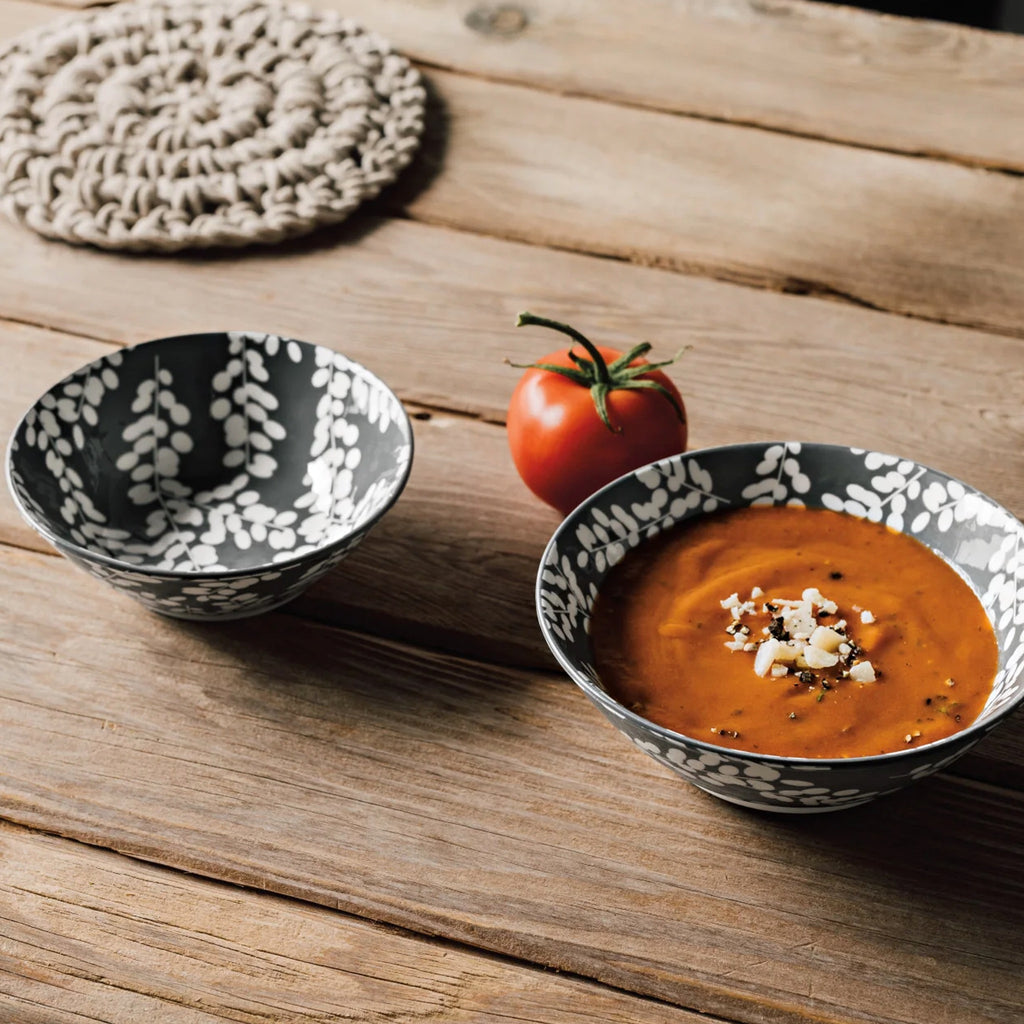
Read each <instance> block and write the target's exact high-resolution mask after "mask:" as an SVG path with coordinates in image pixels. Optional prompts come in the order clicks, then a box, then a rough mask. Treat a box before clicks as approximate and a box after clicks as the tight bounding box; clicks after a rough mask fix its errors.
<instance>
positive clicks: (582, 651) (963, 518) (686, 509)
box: [537, 441, 1024, 813]
mask: <svg viewBox="0 0 1024 1024" xmlns="http://www.w3.org/2000/svg"><path fill="white" fill-rule="evenodd" d="M794 503H795V504H800V505H805V506H807V507H809V508H829V509H833V510H835V511H845V512H848V513H851V514H853V515H855V516H860V517H865V518H867V519H869V520H872V521H874V522H884V523H886V524H887V525H889V526H890V527H892V528H893V529H895V530H898V531H900V532H902V533H907V534H909V535H911V536H913V537H916V538H917V539H918V540H920V541H922V542H923V543H924V544H926V545H927V546H928V547H929V548H931V550H932V551H934V552H936V553H937V554H938V555H939V556H941V557H942V558H943V559H944V560H945V561H946V562H948V563H949V564H951V565H952V566H953V567H954V568H955V569H956V570H957V571H958V572H959V573H960V575H961V576H962V577H963V578H964V579H965V580H966V581H967V583H968V584H969V585H970V586H971V588H972V589H973V590H974V592H975V593H976V594H977V596H978V597H979V599H980V600H981V602H982V604H983V605H984V607H985V610H986V612H987V613H988V616H989V619H990V621H991V622H992V625H993V626H994V628H995V632H996V638H997V640H998V644H999V668H998V674H997V676H996V681H995V686H994V689H993V691H992V694H991V696H990V697H989V699H988V702H987V703H986V705H985V708H984V710H983V711H982V713H981V715H980V716H979V718H978V719H977V721H976V722H974V723H973V724H972V725H970V726H969V727H968V728H966V729H964V730H963V731H961V732H959V733H957V734H955V735H953V736H950V737H947V738H946V739H941V740H937V741H935V742H933V743H929V744H925V745H922V746H920V747H916V748H908V749H907V750H901V751H898V752H896V753H891V754H881V755H878V756H874V757H853V758H843V759H840V758H834V759H832V758H830V759H825V758H800V757H777V756H772V755H768V754H756V753H746V752H743V751H736V750H732V749H729V748H726V747H720V746H716V745H715V744H713V743H706V742H704V741H702V740H697V739H694V738H692V737H690V736H684V735H682V734H680V733H677V732H673V731H672V730H670V729H666V728H663V727H661V726H659V725H656V724H654V723H653V722H650V721H648V720H647V719H645V718H642V717H641V716H640V715H637V714H635V713H634V712H632V711H630V710H629V709H628V708H626V707H624V706H623V705H621V704H619V703H618V702H617V701H616V700H615V699H613V698H612V697H611V696H610V695H609V694H608V693H606V692H605V690H604V688H603V686H602V684H601V680H600V678H599V677H598V674H597V672H596V671H595V669H594V657H593V649H592V645H591V641H590V636H589V632H588V631H589V624H590V613H591V610H592V608H593V604H594V599H595V597H596V596H597V593H598V589H599V587H600V586H601V581H602V580H603V579H604V577H605V576H606V575H607V573H608V571H609V569H610V568H611V567H612V566H613V565H615V564H616V563H617V562H619V561H620V560H621V559H622V557H623V556H624V555H625V554H626V552H627V550H629V549H630V548H634V547H636V546H637V545H638V544H640V543H641V542H642V541H643V540H645V539H647V538H650V537H653V536H654V535H656V534H657V533H659V532H660V531H662V530H664V529H665V528H667V527H669V526H671V525H672V524H674V523H677V522H681V521H682V520H685V519H691V518H693V517H695V516H702V515H706V514H709V513H712V512H715V511H716V510H721V509H729V508H739V507H743V506H746V505H765V504H767V505H772V504H777V505H783V504H794ZM537 614H538V618H539V620H540V626H541V631H542V632H543V634H544V638H545V640H546V641H547V643H548V645H549V647H550V648H551V650H552V652H553V653H554V655H555V657H556V659H557V660H558V662H559V663H560V664H561V666H562V667H563V668H564V669H565V671H566V672H567V673H568V674H569V676H570V677H571V678H572V679H573V681H574V682H576V683H577V685H579V686H580V688H581V689H582V690H583V692H584V693H586V695H587V696H588V697H589V698H590V700H591V701H593V703H594V704H595V705H596V706H597V707H598V708H599V709H600V710H601V711H602V712H603V713H604V714H605V716H606V717H607V718H608V719H609V720H610V721H611V722H612V724H613V725H615V726H616V728H618V729H619V730H620V731H621V732H622V733H623V734H625V736H626V737H627V738H628V739H630V740H631V741H632V742H633V743H634V744H636V746H638V747H639V748H640V749H641V750H644V751H646V752H647V753H648V754H650V755H651V756H652V757H653V758H654V759H655V760H656V761H658V762H660V763H661V764H662V765H664V766H665V767H667V768H670V769H672V770H673V771H675V772H677V773H678V774H680V775H681V776H682V777H683V778H684V779H686V780H687V781H688V782H692V783H693V784H694V785H695V786H698V787H699V788H701V789H703V790H705V791H707V792H708V793H712V794H714V795H715V796H717V797H721V798H722V799H723V800H728V801H730V802H732V803H736V804H741V805H743V806H745V807H753V808H757V809H760V810H767V811H782V812H789V813H813V812H817V811H830V810H838V809H841V808H844V807H853V806H855V805H857V804H861V803H865V802H867V801H868V800H871V799H873V798H874V797H877V796H881V795H883V794H887V793H893V792H895V791H897V790H899V789H901V788H903V787H904V786H906V785H908V784H909V783H911V782H914V781H915V780H917V779H921V778H924V777H925V776H927V775H930V774H931V773H932V772H936V771H939V770H940V769H942V768H945V767H946V766H947V765H949V764H951V763H952V762H953V761H954V760H956V758H958V757H960V755H961V754H963V753H965V752H966V751H967V750H968V749H969V748H970V747H972V746H973V745H974V744H975V743H977V742H978V740H980V739H981V738H982V737H983V736H984V735H985V734H986V733H988V732H989V730H991V729H992V728H994V727H995V726H996V725H997V724H998V723H999V722H1000V721H1002V720H1003V719H1004V718H1005V717H1006V716H1007V715H1008V714H1009V713H1010V712H1011V711H1012V710H1013V709H1014V708H1015V707H1016V706H1017V705H1019V704H1020V703H1021V702H1022V701H1024V525H1022V524H1021V523H1020V522H1019V521H1018V520H1017V519H1016V518H1014V516H1013V515H1011V514H1010V513H1009V512H1008V511H1007V510H1006V509H1005V508H1003V507H1002V506H1000V505H998V504H996V502H994V501H993V500H992V499H991V498H987V497H985V495H983V494H980V493H979V492H978V491H976V490H974V489H973V488H971V487H969V486H968V485H967V484H964V483H961V482H960V481H959V480H955V479H952V478H951V477H949V476H946V475H945V474H943V473H939V472H937V471H935V470H933V469H929V468H928V467H926V466H922V465H920V464H918V463H916V462H914V461H912V460H911V459H904V458H900V457H898V456H895V455H884V454H882V453H880V452H873V451H864V450H862V449H857V448H842V447H836V446H832V445H822V444H808V443H803V444H801V443H800V442H796V441H789V442H782V441H778V442H763V443H754V444H741V445H731V446H728V447H722V448H707V449H704V450H702V451H694V452H690V453H688V454H685V455H676V456H673V457H671V458H669V459H665V460H663V461H661V462H657V463H654V464H652V465H650V466H645V467H643V468H642V469H638V470H637V471H636V472H634V473H629V474H627V475H626V476H623V477H620V478H619V479H618V480H615V481H613V482H612V483H610V484H609V485H608V486H607V487H605V488H603V489H602V490H600V491H598V492H597V493H596V494H594V495H592V496H591V497H590V498H588V499H587V500H586V501H584V502H583V503H582V504H581V505H580V506H579V507H578V508H577V509H576V510H575V511H574V512H572V513H571V514H570V515H569V516H568V517H567V518H566V519H565V520H564V521H563V522H562V524H561V525H560V526H559V528H558V530H557V531H556V532H555V534H554V536H553V537H552V538H551V541H550V543H549V544H548V547H547V550H546V551H545V553H544V557H543V559H542V560H541V565H540V569H539V572H538V576H537Z"/></svg>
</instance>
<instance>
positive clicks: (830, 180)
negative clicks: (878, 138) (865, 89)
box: [391, 71, 1024, 333]
mask: <svg viewBox="0 0 1024 1024" xmlns="http://www.w3.org/2000/svg"><path fill="white" fill-rule="evenodd" d="M431 82H432V84H433V86H434V88H435V90H436V93H437V95H438V97H439V101H438V104H439V106H440V107H441V108H443V110H444V113H445V115H446V117H447V119H448V124H449V126H450V131H449V135H448V138H447V144H446V148H445V151H444V156H443V173H442V174H440V175H439V176H438V177H437V178H436V180H434V181H433V182H432V183H431V184H430V186H429V187H428V188H426V189H423V190H422V191H420V192H419V193H418V194H417V195H416V196H415V197H414V198H413V199H412V200H411V201H409V202H407V203H401V205H402V207H403V208H404V209H405V210H406V211H407V212H408V213H409V214H410V215H411V216H413V217H416V218H419V219H423V220H426V221H429V222H431V223H440V224H446V225H450V226H453V227H458V228H461V229H468V230H472V231H476V232H481V233H485V234H491V235H499V236H502V237H507V238H515V239H521V240H528V241H530V242H532V243H534V244H539V245H547V246H553V247H556V248H563V249H571V250H578V251H585V252H590V253H597V254H601V255H604V256H610V257H614V258H616V259H621V260H628V261H633V262H637V263H643V264H654V265H657V266H662V267H666V268H669V269H672V270H676V271H681V272H684V273H691V274H703V275H709V276H713V277H718V278H721V279H725V280H730V281H738V282H741V283H745V284H750V285H756V286H758V287H765V288H771V289H774V290H782V291H797V292H810V293H822V294H830V295H833V296H837V297H841V298H843V299H845V300H848V301H852V302H855V303H861V304H865V305H869V306H872V307H875V308H879V309H884V310H888V311H891V312H897V313H903V314H908V315H913V316H920V317H927V318H929V319H934V320H940V321H944V322H951V323H960V324H966V325H970V326H984V327H988V328H998V329H1000V330H1005V331H1007V332H1016V333H1022V332H1024V319H1022V317H1021V315H1020V311H1019V308H1018V304H1017V302H1016V295H1017V294H1018V293H1019V291H1020V289H1021V287H1022V285H1024V270H1022V269H1021V267H1022V266H1024V232H1021V231H1020V230H1019V229H1020V226H1021V223H1022V219H1024V187H1022V184H1021V181H1020V179H1019V178H1017V177H1010V176H1006V175H1000V174H994V173H992V172H987V171H982V170H975V169H972V168H967V167H960V166H955V165H952V164H946V163H940V162H937V161H934V160H922V159H914V158H910V157H906V156H900V155H894V154H891V153H882V152H875V151H870V150H865V149H854V148H851V147H847V146H839V145H836V144H834V143H829V142H822V141H818V140H814V139H804V138H796V137H793V136H784V135H780V134H778V133H775V132H765V131H760V130H756V129H751V128H745V127H738V126H736V125H730V124H720V123H713V122H709V121H699V120H694V119H688V118H680V117H675V116H672V115H669V114H663V113H660V112H655V111H646V110H639V109H633V108H625V107H616V106H613V105H610V104H608V103H605V102H601V101H597V100H591V99H586V98H577V97H564V96H555V95H551V94H547V93H542V92H538V91H536V90H534V89H529V88H526V87H523V86H517V85H504V84H496V83H493V82H486V81H481V80H478V79H472V78H467V77H465V76H460V75H455V74H451V73H447V72H440V71H436V72H433V73H432V74H431ZM400 189H401V183H400V184H399V190H398V191H397V192H396V193H393V195H394V196H396V197H398V198H395V199H392V200H391V201H392V202H401V199H400Z"/></svg>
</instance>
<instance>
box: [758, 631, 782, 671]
mask: <svg viewBox="0 0 1024 1024" xmlns="http://www.w3.org/2000/svg"><path fill="white" fill-rule="evenodd" d="M781 646H782V644H780V643H779V641H778V640H775V639H774V638H773V639H769V640H765V641H764V643H762V644H761V646H760V647H758V649H757V657H755V658H754V674H755V675H758V676H766V675H768V672H769V670H770V669H771V667H772V665H773V664H774V662H775V655H776V654H777V653H778V651H779V648H780V647H781Z"/></svg>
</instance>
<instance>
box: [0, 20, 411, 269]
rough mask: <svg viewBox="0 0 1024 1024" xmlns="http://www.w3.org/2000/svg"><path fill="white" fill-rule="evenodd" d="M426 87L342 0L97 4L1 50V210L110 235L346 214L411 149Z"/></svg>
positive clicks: (225, 236) (178, 237)
mask: <svg viewBox="0 0 1024 1024" xmlns="http://www.w3.org/2000/svg"><path fill="white" fill-rule="evenodd" d="M424 107H425V92H424V89H423V86H422V84H421V81H420V77H419V74H418V73H417V72H416V71H415V69H413V68H412V67H411V66H410V64H409V62H408V61H407V60H406V59H405V58H404V57H401V56H399V55H397V54H395V53H394V52H392V50H391V49H390V48H389V46H388V44H387V43H385V42H384V41H383V40H381V39H380V38H378V37H377V36H375V35H373V34H371V33H369V32H366V31H364V30H363V29H361V28H359V27H358V26H356V25H355V24H353V23H352V22H350V21H348V20H346V19H343V18H342V17H340V16H339V15H334V14H329V13H325V14H320V13H313V12H311V11H309V10H308V9H306V8H303V7H296V6H283V5H280V4H277V3H273V2H270V3H265V2H260V0H209V2H203V0H199V2H197V0H185V2H178V0H172V2H167V0H157V2H147V3H127V4H122V5H119V6H117V7H112V8H106V9H101V10H97V11H91V12H86V13H83V14H79V15H74V16H72V17H70V18H67V19H63V20H61V21H59V22H56V23H53V24H49V25H45V26H43V27H41V28H39V29H36V30H35V31H32V32H29V33H27V34H25V35H23V36H21V37H19V38H18V39H16V40H15V41H14V42H13V43H11V44H10V45H8V46H7V47H6V48H5V49H4V50H3V51H2V52H0V209H2V210H3V212H4V213H5V214H7V215H8V216H9V217H12V218H14V219H15V220H18V221H21V222H23V223H25V224H27V225H28V226H29V227H31V228H33V229H34V230H36V231H38V232H39V233H40V234H42V235H46V236H48V237H50V238H60V239H64V240H65V241H69V242H79V243H91V244H92V245H97V246H102V247H103V248H110V249H131V250H155V251H164V252H167V251H173V250H178V249H183V248H186V247H200V246H214V245H218V246H219V245H245V244H248V243H252V242H273V241H278V240H280V239H282V238H285V237H290V236H294V235H299V234H302V233H304V232H307V231H310V230H312V229H313V228H314V227H317V226H319V225H322V224H330V223H336V222H338V221H340V220H343V219H344V218H345V217H346V216H347V215H348V214H349V213H350V212H351V211H352V210H353V209H354V208H355V207H356V206H357V205H358V204H359V203H360V202H361V201H362V200H364V199H367V198H370V197H372V196H375V195H376V194H377V193H378V192H379V191H380V190H381V188H383V187H384V186H385V185H387V184H389V183H390V182H391V181H392V180H393V179H394V178H395V177H396V176H397V174H398V172H399V171H400V170H401V169H402V168H403V167H404V166H405V165H406V164H407V163H408V162H409V160H410V159H411V157H412V154H413V151H414V150H415V148H416V146H417V145H418V143H419V137H420V135H421V133H422V131H423V117H424Z"/></svg>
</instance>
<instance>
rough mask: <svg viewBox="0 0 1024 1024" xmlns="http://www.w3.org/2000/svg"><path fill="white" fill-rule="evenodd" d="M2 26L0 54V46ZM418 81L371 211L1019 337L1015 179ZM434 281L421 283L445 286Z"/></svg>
mask: <svg viewBox="0 0 1024 1024" xmlns="http://www.w3.org/2000/svg"><path fill="white" fill-rule="evenodd" d="M7 2H10V0H4V3H7ZM4 10H5V7H4V6H3V5H2V4H0V38H5V37H7V36H9V35H10V34H11V32H10V30H9V29H7V28H6V27H5V25H6V22H5V18H4V13H3V12H4ZM41 10H46V9H45V8H41ZM22 19H23V15H22V8H21V7H19V8H18V24H19V25H20V24H21V20H22ZM429 77H430V83H431V86H432V92H433V95H434V104H433V112H432V115H431V118H430V120H431V124H432V129H431V131H432V135H433V136H434V137H433V139H432V141H431V143H430V144H429V145H427V146H426V148H425V150H424V152H423V154H422V155H421V157H420V159H419V160H418V162H417V163H416V164H415V165H414V167H413V168H412V169H410V171H407V172H406V174H405V175H403V178H402V179H401V181H400V182H399V183H398V185H397V187H395V188H393V189H391V190H390V191H389V193H388V195H387V197H386V198H385V199H383V200H382V202H383V205H384V206H385V207H387V208H390V209H395V210H399V211H402V212H405V213H407V214H408V215H409V216H412V217H415V218H417V219H421V220H424V221H428V222H430V223H436V224H444V225H449V226H452V227H456V228H459V229H461V230H469V231H473V232H480V233H483V234H487V235H497V236H501V237H506V238H514V239H521V240H526V241H529V242H531V243H533V244H534V245H543V246H551V247H556V248H565V249H571V250H578V251H585V252H589V253H596V254H600V255H603V256H610V257H614V258H616V259H619V260H627V261H632V262H637V263H642V264H656V265H659V266H664V267H667V268H670V269H673V270H675V271H681V272H685V273H693V274H701V275H707V276H712V277H717V278H722V279H726V280H731V281H738V282H741V283H745V284H748V285H756V286H758V287H763V288H770V289H775V290H782V291H799V292H812V293H823V294H827V295H832V296H839V297H842V298H844V299H846V300H849V301H852V302H856V303H862V304H866V305H870V306H874V307H878V308H881V309H885V310H889V311H893V312H898V313H905V314H909V315H914V316H919V317H926V318H930V319H935V320H941V321H948V322H955V323H959V324H966V325H970V326H982V327H986V328H990V329H998V330H1000V331H1005V332H1008V333H1016V334H1024V317H1022V314H1021V311H1020V304H1019V303H1018V302H1017V296H1018V295H1019V294H1020V293H1021V291H1022V290H1024V231H1022V230H1021V225H1022V222H1024V185H1022V183H1021V180H1020V179H1019V178H1018V177H1010V176H1007V175H1001V174H995V173H992V172H987V171H983V170H976V169H972V168H968V167H962V166H955V165H952V164H948V163H942V162H939V161H935V160H924V159H916V158H910V157H906V156H901V155H894V154H891V153H884V152H876V151H870V150H866V149H857V148H852V147H848V146H842V145H836V144H834V143H830V142H823V141H818V140H814V139H805V138H798V137H794V136H786V135H782V134H779V133H777V132H767V131H762V130H758V129H753V128H748V127H743V126H737V125H732V124H724V123H714V122H710V121H706V120H695V119H692V118H684V117H679V116H676V115H672V114H667V113H662V112H659V111H652V110H643V109H637V108H627V107H622V106H616V105H613V104H610V103H607V102H603V101H598V100H593V99H589V98H582V97H571V96H562V95H557V94H554V93H550V92H544V91H539V90H536V89H532V88H528V87H525V86H520V85H508V84H501V83H495V82H490V81H484V80H481V79H477V78H472V77H469V76H466V75H459V74H453V73H450V72H444V71H433V72H431V74H430V76H429ZM1007 134H1009V133H1007ZM24 234H25V232H24V231H22V232H19V237H20V236H23V235H24ZM320 237H321V238H322V239H327V238H332V237H333V238H337V237H338V233H337V232H333V233H332V232H325V233H323V234H322V235H321V236H320ZM278 251H279V252H282V251H289V250H278ZM250 265H251V266H254V265H255V261H253V260H250ZM448 269H449V268H447V267H445V266H443V265H441V266H439V267H438V268H437V272H438V273H440V274H442V275H444V276H445V277H446V280H448V281H450V280H452V279H453V277H454V274H453V273H447V274H446V273H445V272H446V271H448ZM340 286H341V285H340V282H339V287H340ZM442 294H443V293H442ZM435 299H436V296H435ZM435 306H436V301H435ZM1022 359H1024V357H1022Z"/></svg>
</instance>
